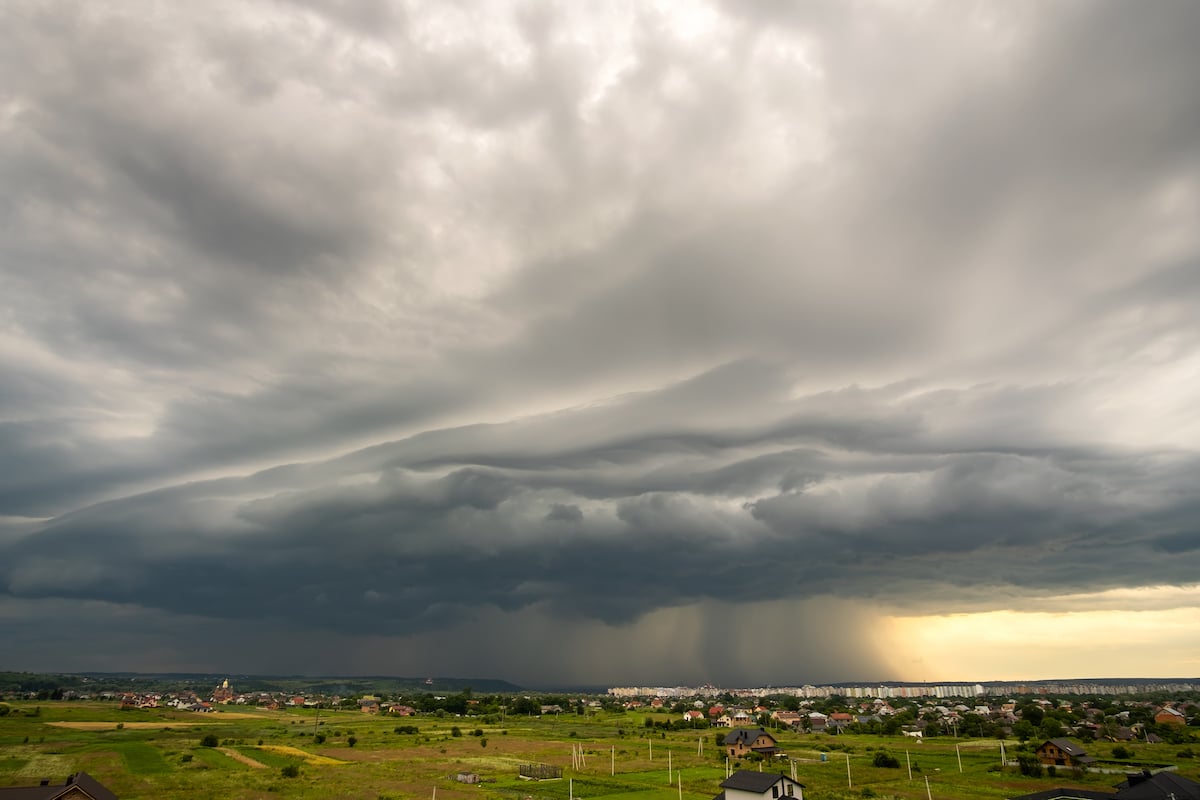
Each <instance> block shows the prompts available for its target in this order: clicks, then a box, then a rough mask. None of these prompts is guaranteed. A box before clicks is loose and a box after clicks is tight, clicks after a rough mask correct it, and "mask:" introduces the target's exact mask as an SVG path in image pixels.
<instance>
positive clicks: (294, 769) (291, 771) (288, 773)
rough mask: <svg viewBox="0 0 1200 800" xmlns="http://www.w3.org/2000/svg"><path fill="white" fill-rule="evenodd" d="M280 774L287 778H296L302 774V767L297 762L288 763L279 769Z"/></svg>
mask: <svg viewBox="0 0 1200 800" xmlns="http://www.w3.org/2000/svg"><path fill="white" fill-rule="evenodd" d="M279 774H280V775H282V776H283V777H285V778H296V777H299V776H300V768H299V767H298V766H296V765H295V764H288V765H287V766H286V767H283V768H282V769H280V770H279Z"/></svg>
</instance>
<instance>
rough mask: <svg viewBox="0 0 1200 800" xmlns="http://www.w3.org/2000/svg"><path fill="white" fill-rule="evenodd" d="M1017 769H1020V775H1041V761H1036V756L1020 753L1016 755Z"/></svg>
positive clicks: (1035, 776)
mask: <svg viewBox="0 0 1200 800" xmlns="http://www.w3.org/2000/svg"><path fill="white" fill-rule="evenodd" d="M1017 769H1019V770H1021V774H1022V775H1028V776H1029V777H1031V778H1040V777H1042V762H1040V761H1038V757H1037V756H1034V755H1029V754H1028V753H1022V754H1021V755H1019V756H1017Z"/></svg>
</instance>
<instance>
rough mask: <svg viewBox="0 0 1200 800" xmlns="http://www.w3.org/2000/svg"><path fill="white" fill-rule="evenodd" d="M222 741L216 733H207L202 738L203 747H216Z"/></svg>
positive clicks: (201, 744)
mask: <svg viewBox="0 0 1200 800" xmlns="http://www.w3.org/2000/svg"><path fill="white" fill-rule="evenodd" d="M220 743H221V741H220V740H219V739H218V738H217V735H216V734H215V733H210V734H207V735H205V737H204V738H203V739H201V740H200V746H201V747H216V746H217V745H218V744H220Z"/></svg>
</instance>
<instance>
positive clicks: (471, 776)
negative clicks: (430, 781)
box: [454, 772, 480, 784]
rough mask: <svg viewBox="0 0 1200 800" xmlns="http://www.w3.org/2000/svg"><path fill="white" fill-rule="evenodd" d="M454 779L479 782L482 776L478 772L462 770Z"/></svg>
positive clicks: (461, 781) (460, 781) (464, 781)
mask: <svg viewBox="0 0 1200 800" xmlns="http://www.w3.org/2000/svg"><path fill="white" fill-rule="evenodd" d="M454 780H456V781H458V782H459V783H471V784H474V783H479V781H480V777H479V773H477V772H460V773H458V774H457V775H455V776H454Z"/></svg>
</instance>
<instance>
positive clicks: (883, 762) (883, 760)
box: [871, 750, 900, 769]
mask: <svg viewBox="0 0 1200 800" xmlns="http://www.w3.org/2000/svg"><path fill="white" fill-rule="evenodd" d="M871 763H873V764H874V765H875V766H877V767H886V768H887V769H899V768H900V760H899V759H897V758H896V757H895V756H893V755H892V754H891V753H888V752H887V751H885V750H880V751H879V752H878V753H876V754H875V758H874V760H873V761H872V762H871Z"/></svg>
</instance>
